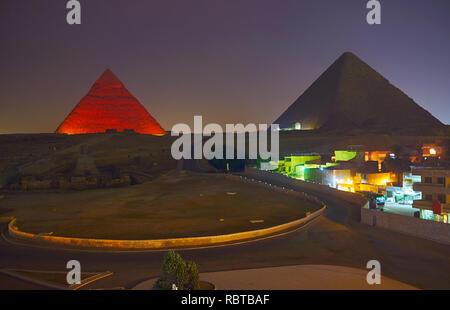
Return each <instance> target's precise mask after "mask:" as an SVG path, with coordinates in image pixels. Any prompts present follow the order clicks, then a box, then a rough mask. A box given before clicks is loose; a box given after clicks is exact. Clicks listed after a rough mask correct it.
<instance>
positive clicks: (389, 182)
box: [257, 144, 450, 223]
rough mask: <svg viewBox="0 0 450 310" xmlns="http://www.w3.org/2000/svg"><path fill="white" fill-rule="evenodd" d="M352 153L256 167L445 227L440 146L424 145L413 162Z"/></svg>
mask: <svg viewBox="0 0 450 310" xmlns="http://www.w3.org/2000/svg"><path fill="white" fill-rule="evenodd" d="M356 149H358V150H354V148H350V150H336V151H334V153H333V154H319V153H304V154H297V155H290V156H285V157H284V158H282V160H279V161H278V162H268V161H267V162H259V163H258V164H257V166H258V168H260V169H263V170H272V171H275V172H278V173H281V174H284V175H287V176H289V177H291V178H295V179H299V180H303V181H307V182H313V183H317V184H322V185H328V186H330V187H333V188H336V189H338V190H342V191H348V192H353V193H361V194H363V195H365V196H366V197H379V196H380V195H383V196H384V201H385V204H384V206H383V210H384V211H385V212H392V213H397V214H402V215H408V216H415V217H420V218H422V219H427V220H433V221H438V222H445V223H450V217H449V213H450V168H448V167H449V166H448V163H447V162H446V161H445V158H446V157H445V148H444V147H441V146H438V145H436V144H425V145H423V146H422V147H421V148H420V151H419V152H418V153H417V157H415V159H416V160H414V161H411V158H410V157H409V156H410V155H404V156H402V158H399V156H398V155H397V154H394V153H393V152H392V151H389V150H383V151H366V150H363V149H361V148H356ZM419 166H420V167H419ZM445 167H447V168H445ZM377 195H378V196H377Z"/></svg>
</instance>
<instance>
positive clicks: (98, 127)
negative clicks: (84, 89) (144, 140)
mask: <svg viewBox="0 0 450 310" xmlns="http://www.w3.org/2000/svg"><path fill="white" fill-rule="evenodd" d="M111 129H112V130H116V131H118V132H122V131H124V130H126V129H127V130H134V131H135V132H137V133H141V134H150V135H164V134H166V132H165V131H164V129H163V128H162V127H161V126H160V125H159V124H158V122H157V121H156V120H155V119H154V118H153V117H152V116H151V115H150V113H148V112H147V110H146V109H145V108H144V107H143V106H142V105H141V104H140V103H139V101H138V100H137V99H136V98H134V97H133V95H132V94H131V93H130V92H129V91H128V90H127V89H126V88H125V86H124V85H123V84H122V82H121V81H120V80H119V79H118V78H117V77H116V76H115V75H114V73H112V72H111V70H109V69H108V70H106V71H105V72H104V73H103V74H102V76H101V77H100V78H99V79H98V80H97V81H96V82H95V84H94V85H93V86H92V88H91V90H90V91H89V92H88V94H87V95H86V96H85V97H84V98H83V99H81V101H80V102H79V103H78V104H77V105H76V107H75V108H74V109H73V111H72V112H71V113H70V114H69V115H68V116H67V117H66V119H65V120H64V121H63V122H62V123H61V125H59V127H58V129H56V133H67V134H85V133H101V132H106V131H107V130H111Z"/></svg>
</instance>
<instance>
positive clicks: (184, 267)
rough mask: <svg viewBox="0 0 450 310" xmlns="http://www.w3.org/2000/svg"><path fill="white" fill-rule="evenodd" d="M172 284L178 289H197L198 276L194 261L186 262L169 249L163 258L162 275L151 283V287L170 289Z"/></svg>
mask: <svg viewBox="0 0 450 310" xmlns="http://www.w3.org/2000/svg"><path fill="white" fill-rule="evenodd" d="M173 284H175V285H176V286H177V288H178V289H179V290H197V289H199V276H198V269H197V265H196V264H195V263H194V262H186V261H184V260H183V258H181V256H180V255H179V254H178V253H175V252H174V251H169V252H168V253H167V254H166V255H165V256H164V258H163V263H162V275H161V277H160V278H159V279H158V280H157V281H156V283H155V284H154V285H153V289H154V290H171V289H172V285H173Z"/></svg>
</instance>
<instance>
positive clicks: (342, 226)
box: [0, 197, 450, 289]
mask: <svg viewBox="0 0 450 310" xmlns="http://www.w3.org/2000/svg"><path fill="white" fill-rule="evenodd" d="M319 198H320V199H321V200H323V201H324V202H325V203H326V204H327V206H328V209H327V211H326V212H325V214H324V216H323V217H321V218H319V219H318V220H316V221H315V222H314V223H312V224H311V225H309V226H308V228H306V229H303V230H299V231H296V232H294V233H292V234H288V235H285V236H281V237H278V238H274V239H266V240H262V241H257V242H253V243H247V244H241V245H235V246H228V247H219V248H210V249H199V250H185V251H181V252H180V253H181V255H182V256H183V257H184V258H186V259H188V260H194V261H195V262H196V263H197V264H198V267H199V270H200V271H201V272H215V271H225V270H237V269H251V268H262V267H276V266H288V265H303V264H310V265H311V264H314V265H338V266H348V267H355V268H360V269H361V268H365V265H366V263H367V262H368V261H369V260H372V259H376V260H378V261H380V262H381V268H382V273H383V275H385V276H387V277H390V278H392V279H395V280H398V281H401V282H404V283H408V284H411V285H413V286H416V287H419V288H426V289H450V273H449V272H447V270H448V266H449V264H450V246H447V245H443V244H438V243H434V242H431V241H427V240H423V239H418V238H414V237H410V236H406V235H401V234H398V233H394V232H389V231H386V230H382V229H379V228H373V227H369V226H366V225H362V224H360V223H358V222H357V221H356V220H355V212H354V209H352V208H348V207H347V206H346V204H345V203H342V202H339V201H336V200H330V197H319ZM2 225H3V226H1V228H2V231H3V232H4V231H5V229H6V225H5V224H2ZM163 255H164V253H163V252H138V253H136V252H134V253H133V252H125V253H117V252H86V251H76V250H61V249H54V248H42V247H30V246H25V245H21V244H11V243H9V242H8V241H7V240H5V239H4V238H1V239H0V268H22V269H39V270H58V271H61V270H64V269H65V265H66V262H67V261H68V260H71V259H76V260H79V261H80V262H81V265H82V271H86V272H95V271H106V270H110V271H113V272H114V275H113V276H112V277H108V278H105V279H102V280H100V281H98V282H95V283H93V284H92V285H90V286H89V288H113V287H125V288H131V287H133V286H135V285H136V284H138V283H139V282H141V281H143V280H146V279H150V278H154V277H156V276H158V275H159V270H160V263H161V259H162V256H163ZM8 281H9V280H8V278H6V277H0V288H8V287H10V288H17V287H18V286H19V285H18V283H17V282H14V283H13V282H12V281H11V282H8ZM10 283H11V284H10ZM24 288H27V287H26V286H24Z"/></svg>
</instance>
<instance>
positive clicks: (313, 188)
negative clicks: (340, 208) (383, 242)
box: [242, 168, 367, 222]
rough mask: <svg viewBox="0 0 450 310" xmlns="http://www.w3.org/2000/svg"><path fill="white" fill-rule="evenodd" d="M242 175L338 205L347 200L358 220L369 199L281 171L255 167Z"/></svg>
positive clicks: (351, 211) (355, 218)
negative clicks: (289, 175) (293, 176)
mask: <svg viewBox="0 0 450 310" xmlns="http://www.w3.org/2000/svg"><path fill="white" fill-rule="evenodd" d="M242 175H244V176H246V177H248V178H254V179H256V180H260V181H263V182H268V183H273V184H276V185H277V186H283V187H285V188H288V189H292V190H294V191H298V192H303V193H308V194H310V195H313V196H315V197H317V198H319V199H320V200H323V201H325V203H326V204H328V202H331V203H334V204H337V205H342V202H345V203H346V205H345V207H346V208H347V209H348V212H349V213H350V217H351V218H352V219H353V220H355V221H358V222H359V221H360V220H361V211H360V209H361V207H363V206H364V205H365V204H366V203H367V199H365V198H364V197H363V196H361V195H359V194H354V193H349V192H344V191H340V190H337V189H334V188H331V187H329V186H327V185H321V184H316V183H311V182H305V181H301V180H297V179H293V178H290V177H288V176H285V175H283V174H280V173H273V172H269V171H263V170H259V169H255V168H246V169H245V172H244V173H243V174H242Z"/></svg>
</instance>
